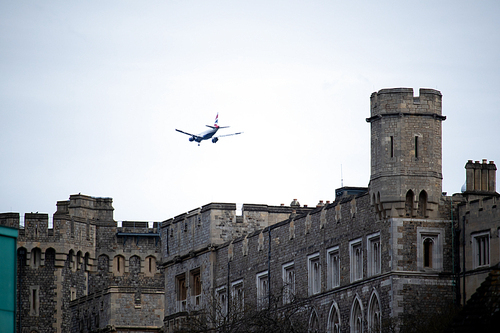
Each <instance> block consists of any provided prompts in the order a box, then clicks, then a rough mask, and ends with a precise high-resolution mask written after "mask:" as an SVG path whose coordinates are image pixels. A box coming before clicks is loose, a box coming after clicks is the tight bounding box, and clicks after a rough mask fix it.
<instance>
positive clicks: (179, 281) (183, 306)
mask: <svg viewBox="0 0 500 333" xmlns="http://www.w3.org/2000/svg"><path fill="white" fill-rule="evenodd" d="M176 292H177V311H187V303H186V300H187V285H186V274H181V275H178V276H177V278H176Z"/></svg>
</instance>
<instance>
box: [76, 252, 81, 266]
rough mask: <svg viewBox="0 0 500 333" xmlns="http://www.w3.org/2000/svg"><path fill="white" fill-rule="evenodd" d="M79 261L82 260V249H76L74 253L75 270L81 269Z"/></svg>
mask: <svg viewBox="0 0 500 333" xmlns="http://www.w3.org/2000/svg"><path fill="white" fill-rule="evenodd" d="M81 262H82V251H78V252H77V254H76V263H75V270H80V269H81Z"/></svg>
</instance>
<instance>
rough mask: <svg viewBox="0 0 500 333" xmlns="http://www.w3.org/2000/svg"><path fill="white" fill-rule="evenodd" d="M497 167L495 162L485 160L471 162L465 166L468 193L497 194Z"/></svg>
mask: <svg viewBox="0 0 500 333" xmlns="http://www.w3.org/2000/svg"><path fill="white" fill-rule="evenodd" d="M496 172H497V167H496V165H495V163H494V162H493V161H490V162H489V163H488V161H487V160H486V159H483V161H482V163H480V162H479V161H475V162H472V160H469V161H468V162H467V164H466V165H465V173H466V174H465V177H466V185H465V186H466V187H465V191H466V192H483V193H484V192H490V193H496Z"/></svg>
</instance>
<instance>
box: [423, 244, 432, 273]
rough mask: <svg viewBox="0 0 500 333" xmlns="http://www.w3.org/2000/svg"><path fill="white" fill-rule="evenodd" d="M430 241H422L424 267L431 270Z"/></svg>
mask: <svg viewBox="0 0 500 333" xmlns="http://www.w3.org/2000/svg"><path fill="white" fill-rule="evenodd" d="M432 243H433V242H432V239H430V238H426V239H425V240H424V267H429V268H432V245H433V244H432Z"/></svg>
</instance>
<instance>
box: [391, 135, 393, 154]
mask: <svg viewBox="0 0 500 333" xmlns="http://www.w3.org/2000/svg"><path fill="white" fill-rule="evenodd" d="M391 157H394V137H393V136H391Z"/></svg>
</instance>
